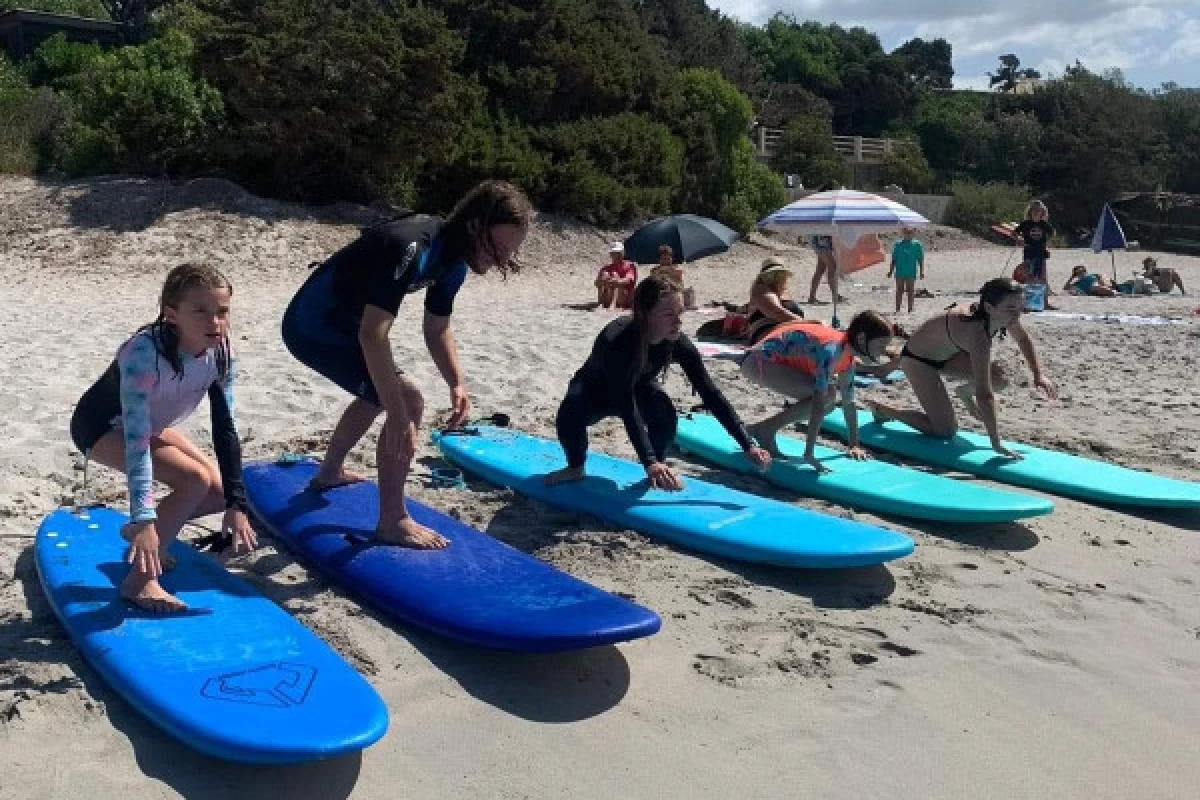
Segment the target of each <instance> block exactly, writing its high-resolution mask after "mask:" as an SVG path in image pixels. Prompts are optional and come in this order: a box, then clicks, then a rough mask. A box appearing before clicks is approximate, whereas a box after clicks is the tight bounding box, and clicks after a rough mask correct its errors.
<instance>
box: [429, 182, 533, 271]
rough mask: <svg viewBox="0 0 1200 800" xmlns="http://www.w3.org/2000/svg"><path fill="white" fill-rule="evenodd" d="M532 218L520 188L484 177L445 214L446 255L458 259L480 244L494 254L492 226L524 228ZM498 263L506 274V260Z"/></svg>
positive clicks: (443, 230)
mask: <svg viewBox="0 0 1200 800" xmlns="http://www.w3.org/2000/svg"><path fill="white" fill-rule="evenodd" d="M532 219H533V205H532V204H531V203H530V202H529V198H528V197H526V196H525V193H524V192H523V191H521V190H520V189H518V188H517V187H516V186H513V185H512V184H511V183H508V182H507V181H483V182H482V183H480V184H478V185H476V186H475V188H473V189H471V191H469V192H467V193H466V194H464V195H463V196H462V198H461V199H460V200H459V201H458V203H457V204H455V206H454V208H453V209H452V210H451V211H450V214H449V216H447V217H446V221H445V223H443V225H442V229H441V237H442V241H443V242H445V245H444V246H445V247H446V248H447V251H446V254H445V255H446V256H447V257H449V258H451V259H454V260H461V259H463V258H465V257H466V256H467V255H468V254H469V253H470V252H471V251H472V250H474V249H475V248H477V247H483V248H484V249H486V250H487V251H488V252H489V253H490V254H491V255H492V256H493V257H495V255H496V252H495V249H494V246H493V244H492V239H491V236H490V233H491V229H492V228H494V227H495V226H497V225H519V226H521V227H526V228H527V227H529V223H530V221H531V220H532ZM471 222H478V223H479V230H478V231H476V233H475V234H474V237H472V235H471V232H470V229H469V227H468V226H469V223H471ZM497 260H499V259H497ZM498 266H499V268H500V273H501V274H502V275H507V274H508V268H509V265H508V264H500V265H498Z"/></svg>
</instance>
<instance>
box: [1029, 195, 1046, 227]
mask: <svg viewBox="0 0 1200 800" xmlns="http://www.w3.org/2000/svg"><path fill="white" fill-rule="evenodd" d="M1038 210H1040V211H1041V212H1042V219H1043V220H1045V221H1046V222H1049V221H1050V209H1048V208H1046V204H1045V203H1043V202H1042V201H1041V200H1030V201H1029V205H1027V206H1025V219H1033V212H1034V211H1038Z"/></svg>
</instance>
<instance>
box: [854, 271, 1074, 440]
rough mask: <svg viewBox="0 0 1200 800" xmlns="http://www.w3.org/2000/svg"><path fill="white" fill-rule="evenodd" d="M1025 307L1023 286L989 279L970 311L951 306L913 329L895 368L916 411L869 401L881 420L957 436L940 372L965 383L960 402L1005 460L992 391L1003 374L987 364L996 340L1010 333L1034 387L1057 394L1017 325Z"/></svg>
mask: <svg viewBox="0 0 1200 800" xmlns="http://www.w3.org/2000/svg"><path fill="white" fill-rule="evenodd" d="M1024 306H1025V288H1024V286H1023V285H1022V284H1020V283H1017V282H1016V281H1014V280H1012V279H1010V278H994V279H992V280H990V281H988V282H987V283H985V284H984V285H983V288H982V289H980V291H979V302H978V303H974V304H972V305H971V306H970V307H969V308H965V309H964V308H962V307H960V306H957V305H955V306H951V307H950V308H948V309H947V310H946V313H944V314H939V315H937V316H935V317H932V318H930V319H928V320H926V321H925V322H924V323H923V324H921V326H920V327H918V328H917V329H916V330H915V331H913V334H912V336H911V337H910V338H909V340H908V343H907V344H906V345H905V346H904V350H903V351H902V352H901V355H900V369H902V370H903V371H904V374H905V375H906V376H907V377H908V382H909V384H911V385H912V388H913V392H914V393H915V394H916V396H917V402H918V403H920V405H921V410H920V411H907V410H903V409H900V408H895V407H892V406H888V405H885V404H884V403H880V402H872V403H868V406H869V407H870V409H871V411H872V412H873V413H874V415H875V419H876V420H877V421H880V422H886V421H887V420H897V421H899V422H903V423H904V424H905V425H908V426H909V427H911V428H915V429H916V430H918V431H920V432H921V433H924V434H926V435H928V436H936V437H938V438H942V439H948V438H950V437H952V436H954V434H956V433H957V432H958V421H957V419H956V418H955V415H954V406H953V405H951V403H950V395H949V393H948V392H947V391H946V386H945V384H944V383H943V382H942V374H943V373H945V374H946V375H948V376H954V377H962V378H966V379H968V381H969V383H968V384H967V385H966V386H965V387H964V388H965V389H966V391H967V392H969V391H970V390H971V389H972V388H973V389H974V396H973V397H969V396H967V394H966V393H965V392H964V393H963V394H960V398H961V399H962V400H963V401H964V402H966V403H967V405H968V407H969V408H971V410H972V413H975V414H977V416H978V417H979V419H980V421H981V422H983V424H984V427H985V428H986V429H987V433H988V437H989V438H990V439H991V444H992V449H993V450H995V451H996V452H997V453H999V454H1000V455H1003V456H1007V457H1009V458H1014V459H1019V458H1020V457H1021V456H1020V455H1018V454H1017V453H1014V452H1012V451H1011V450H1009V449H1008V448H1007V447H1005V446H1004V443H1003V442H1002V441H1001V439H1000V431H999V426H998V423H997V421H996V397H995V393H994V392H995V390H996V389H1003V388H1004V386H1005V385H1006V383H1007V382H1006V381H1005V380H1004V378H1003V376H1002V373H1001V372H1000V371H999V370H998V369H996V366H997V365H994V364H993V362H992V347H993V345H994V343H995V340H996V338H997V337H1000V338H1001V339H1003V338H1004V337H1005V336H1006V335H1007V334H1008V333H1012V335H1013V338H1014V339H1016V340H1017V346H1018V347H1019V348H1020V349H1021V354H1022V355H1023V356H1024V357H1025V361H1026V363H1028V364H1029V368H1030V369H1031V370H1032V371H1033V383H1034V386H1036V387H1038V388H1039V389H1041V390H1042V391H1043V392H1045V393H1046V395H1047V396H1048V397H1050V398H1051V399H1053V398H1054V397H1056V396H1057V390H1056V389H1055V387H1054V384H1053V383H1052V382H1051V381H1050V379H1049V378H1048V377H1047V376H1046V374H1045V372H1044V371H1043V370H1042V364H1041V362H1040V361H1039V360H1038V356H1037V351H1036V349H1035V348H1034V346H1033V340H1032V339H1030V338H1029V334H1028V333H1027V332H1026V330H1025V329H1024V328H1023V327H1022V326H1021V312H1022V310H1023V309H1024Z"/></svg>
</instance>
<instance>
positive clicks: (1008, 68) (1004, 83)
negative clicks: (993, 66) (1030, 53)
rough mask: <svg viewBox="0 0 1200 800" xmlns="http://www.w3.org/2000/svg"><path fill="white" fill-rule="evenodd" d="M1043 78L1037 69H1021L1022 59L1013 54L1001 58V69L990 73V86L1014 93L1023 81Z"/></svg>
mask: <svg viewBox="0 0 1200 800" xmlns="http://www.w3.org/2000/svg"><path fill="white" fill-rule="evenodd" d="M1040 77H1042V73H1040V72H1038V71H1037V70H1036V69H1028V68H1026V69H1021V59H1019V58H1017V57H1016V56H1015V55H1013V54H1012V53H1007V54H1005V55H1002V56H1000V68H999V69H997V70H996V71H995V72H989V73H988V86H989V87H993V88H995V87H999V88H997V91H1000V92H1014V91H1016V89H1017V84H1018V83H1020V82H1021V81H1022V80H1026V79H1034V78H1040Z"/></svg>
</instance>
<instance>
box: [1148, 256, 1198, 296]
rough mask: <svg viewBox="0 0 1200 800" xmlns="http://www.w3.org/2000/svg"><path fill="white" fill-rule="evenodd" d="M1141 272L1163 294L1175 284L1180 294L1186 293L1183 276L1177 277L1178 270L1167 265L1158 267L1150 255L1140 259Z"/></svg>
mask: <svg viewBox="0 0 1200 800" xmlns="http://www.w3.org/2000/svg"><path fill="white" fill-rule="evenodd" d="M1142 272H1143V273H1144V274H1145V275H1146V280H1148V281H1150V282H1151V283H1152V284H1154V285H1155V286H1157V287H1158V290H1159V291H1160V292H1162V293H1163V294H1167V293H1168V292H1170V291H1171V290H1172V289H1174V288H1175V287H1176V286H1178V287H1179V293H1180V294H1184V295H1186V294H1187V290H1186V289H1184V288H1183V278H1181V277H1179V272H1178V271H1176V270H1173V269H1169V268H1167V267H1159V266H1158V262H1157V261H1155V260H1154V259H1153V258H1152V257H1150V256H1147V257H1146V258H1145V259H1144V260H1143V261H1142Z"/></svg>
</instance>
